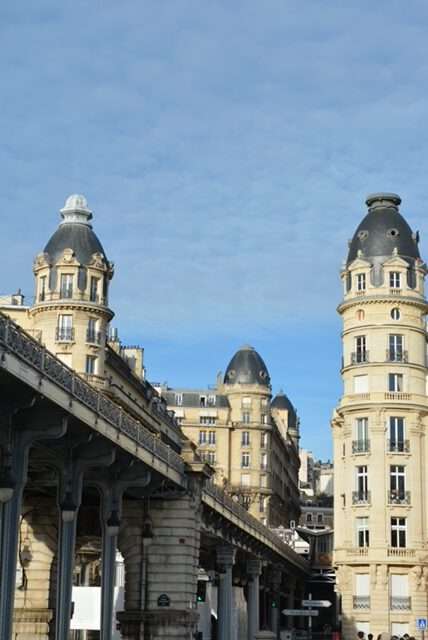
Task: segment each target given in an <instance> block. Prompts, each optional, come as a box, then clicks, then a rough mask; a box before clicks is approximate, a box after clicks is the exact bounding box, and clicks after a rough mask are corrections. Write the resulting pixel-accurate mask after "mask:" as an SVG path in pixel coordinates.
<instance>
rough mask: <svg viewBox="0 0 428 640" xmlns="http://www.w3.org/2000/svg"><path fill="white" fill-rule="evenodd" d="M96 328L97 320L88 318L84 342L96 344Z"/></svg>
mask: <svg viewBox="0 0 428 640" xmlns="http://www.w3.org/2000/svg"><path fill="white" fill-rule="evenodd" d="M97 326H98V325H97V320H96V319H95V318H89V320H88V328H87V331H86V342H91V343H94V342H98V332H97Z"/></svg>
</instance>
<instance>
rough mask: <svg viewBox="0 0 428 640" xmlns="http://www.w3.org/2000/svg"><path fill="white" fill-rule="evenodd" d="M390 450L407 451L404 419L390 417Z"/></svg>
mask: <svg viewBox="0 0 428 640" xmlns="http://www.w3.org/2000/svg"><path fill="white" fill-rule="evenodd" d="M389 450H390V451H396V452H401V451H405V423H404V418H399V417H390V419H389Z"/></svg>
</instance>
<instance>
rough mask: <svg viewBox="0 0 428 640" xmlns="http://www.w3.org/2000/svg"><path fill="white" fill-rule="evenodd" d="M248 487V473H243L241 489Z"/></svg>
mask: <svg viewBox="0 0 428 640" xmlns="http://www.w3.org/2000/svg"><path fill="white" fill-rule="evenodd" d="M249 486H250V475H249V474H248V473H243V474H242V475H241V487H249Z"/></svg>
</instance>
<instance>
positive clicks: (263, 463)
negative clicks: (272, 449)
mask: <svg viewBox="0 0 428 640" xmlns="http://www.w3.org/2000/svg"><path fill="white" fill-rule="evenodd" d="M267 465H268V457H267V453H262V454H261V456H260V468H261V469H267Z"/></svg>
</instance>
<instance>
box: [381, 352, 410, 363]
mask: <svg viewBox="0 0 428 640" xmlns="http://www.w3.org/2000/svg"><path fill="white" fill-rule="evenodd" d="M408 355H409V354H408V352H407V351H404V350H403V349H387V350H386V361H387V362H408Z"/></svg>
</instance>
